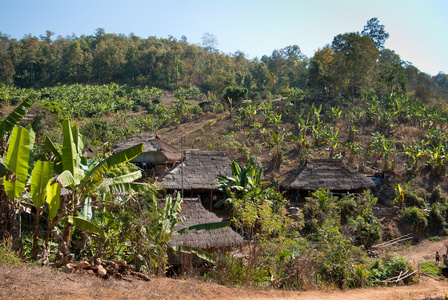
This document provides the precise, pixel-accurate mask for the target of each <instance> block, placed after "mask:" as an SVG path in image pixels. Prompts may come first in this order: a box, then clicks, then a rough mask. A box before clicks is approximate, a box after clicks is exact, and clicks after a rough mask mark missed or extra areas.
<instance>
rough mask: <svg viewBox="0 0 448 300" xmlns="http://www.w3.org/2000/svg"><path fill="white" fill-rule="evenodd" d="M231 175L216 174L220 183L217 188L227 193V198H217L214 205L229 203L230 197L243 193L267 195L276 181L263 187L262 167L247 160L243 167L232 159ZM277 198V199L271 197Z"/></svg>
mask: <svg viewBox="0 0 448 300" xmlns="http://www.w3.org/2000/svg"><path fill="white" fill-rule="evenodd" d="M231 167H232V176H224V175H218V176H217V177H216V179H217V180H218V183H219V184H220V186H219V189H220V190H221V191H222V192H223V193H224V194H225V195H227V197H228V198H225V199H224V198H223V199H221V200H219V201H218V202H217V203H216V204H215V207H218V206H221V205H223V204H224V203H227V204H231V203H232V197H236V198H240V199H241V198H243V197H244V196H245V195H247V194H250V193H253V194H254V195H262V196H263V195H267V194H268V193H269V192H270V191H271V190H272V188H273V187H275V186H276V185H277V184H278V182H274V183H272V184H270V185H268V186H265V187H263V168H257V166H256V165H255V164H254V163H253V162H252V160H250V161H249V163H248V164H247V166H246V167H245V168H244V167H242V166H241V165H240V164H239V163H238V162H236V161H232V164H231ZM272 200H278V199H272Z"/></svg>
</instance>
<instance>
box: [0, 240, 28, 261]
mask: <svg viewBox="0 0 448 300" xmlns="http://www.w3.org/2000/svg"><path fill="white" fill-rule="evenodd" d="M22 263H23V261H22V259H21V258H20V257H19V256H18V255H17V253H15V252H14V251H13V250H12V247H11V243H10V241H8V240H4V241H2V242H1V243H0V265H1V264H7V265H13V266H17V265H21V264H22Z"/></svg>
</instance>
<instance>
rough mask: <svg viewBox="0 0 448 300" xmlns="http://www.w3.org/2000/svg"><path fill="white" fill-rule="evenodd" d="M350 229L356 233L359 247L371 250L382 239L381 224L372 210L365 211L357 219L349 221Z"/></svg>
mask: <svg viewBox="0 0 448 300" xmlns="http://www.w3.org/2000/svg"><path fill="white" fill-rule="evenodd" d="M349 223H350V227H351V228H352V230H353V232H354V237H355V239H356V240H357V243H356V244H357V245H361V246H363V247H364V248H370V247H371V246H373V244H374V243H375V242H376V241H378V240H380V239H381V227H382V225H381V223H380V221H379V220H378V219H377V218H376V217H375V216H374V215H373V212H372V210H371V209H364V210H363V212H362V214H361V215H359V216H357V217H356V218H355V219H349Z"/></svg>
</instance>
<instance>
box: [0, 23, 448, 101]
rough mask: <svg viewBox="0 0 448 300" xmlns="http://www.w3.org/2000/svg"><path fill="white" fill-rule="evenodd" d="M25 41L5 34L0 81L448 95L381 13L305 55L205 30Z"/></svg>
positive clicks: (321, 96)
mask: <svg viewBox="0 0 448 300" xmlns="http://www.w3.org/2000/svg"><path fill="white" fill-rule="evenodd" d="M54 35H55V33H53V32H50V31H47V32H46V33H45V34H44V35H42V36H40V37H35V36H30V35H26V36H24V38H22V39H20V40H16V39H11V38H10V37H9V36H8V35H7V33H0V66H1V68H0V83H2V84H6V85H11V84H12V85H14V86H16V87H20V88H43V87H53V86H56V85H63V84H74V83H82V84H104V83H111V82H116V83H119V84H127V85H131V86H140V87H144V86H149V87H157V88H160V89H167V90H171V91H173V90H175V89H177V88H179V87H184V88H188V87H197V88H199V89H200V90H201V92H202V93H204V94H205V95H208V96H211V97H215V98H219V97H221V96H222V93H223V92H224V90H225V89H226V88H227V87H229V86H238V87H242V88H245V89H247V91H248V94H247V97H248V98H250V99H254V100H257V99H266V98H271V97H272V96H278V95H281V96H288V95H291V93H292V94H296V93H294V91H295V90H296V89H300V90H301V91H303V92H304V95H303V96H304V97H306V98H309V99H311V100H313V101H329V100H332V99H334V98H337V97H345V98H350V99H353V98H355V97H360V96H361V95H362V94H363V93H365V92H371V91H373V92H374V93H376V94H378V95H389V94H390V93H392V92H397V93H406V92H408V93H409V94H410V95H412V96H413V97H417V98H419V99H421V100H423V101H428V100H429V99H431V98H433V99H434V98H435V99H439V98H444V99H445V98H446V97H447V90H448V77H447V75H446V74H444V73H439V74H438V75H437V76H434V77H431V76H429V75H427V74H425V73H422V72H420V71H419V70H418V68H417V67H418V66H413V65H412V63H411V62H404V61H402V60H401V59H400V56H399V53H395V52H394V51H392V50H390V49H385V48H384V42H385V41H386V39H387V38H388V36H389V35H388V33H387V32H386V31H385V28H384V26H383V25H380V23H379V21H378V20H377V19H376V18H373V19H371V20H369V21H368V22H367V24H366V26H365V27H364V30H362V31H361V32H358V31H356V32H351V33H343V34H339V35H337V36H335V37H334V39H333V41H328V42H329V44H328V45H322V48H320V49H318V50H317V51H316V52H315V54H314V56H313V57H310V58H309V57H306V56H305V55H304V54H303V53H302V52H301V50H300V45H290V46H287V47H284V48H281V49H277V50H273V52H272V53H271V55H269V54H266V55H264V56H263V57H261V58H254V59H248V58H246V56H245V54H244V53H243V52H237V53H232V54H225V53H222V52H220V51H219V50H218V49H217V48H216V37H215V36H213V35H211V34H205V35H204V37H203V44H202V45H201V46H198V45H193V44H190V43H189V42H188V41H187V38H186V37H182V39H181V40H177V39H175V38H173V37H169V38H157V37H148V38H141V37H138V36H135V35H133V34H131V35H129V36H125V35H123V34H114V33H105V31H104V29H101V28H99V29H97V31H96V32H95V34H94V35H81V36H79V37H78V36H75V35H73V36H67V37H62V36H58V37H56V38H55V37H54Z"/></svg>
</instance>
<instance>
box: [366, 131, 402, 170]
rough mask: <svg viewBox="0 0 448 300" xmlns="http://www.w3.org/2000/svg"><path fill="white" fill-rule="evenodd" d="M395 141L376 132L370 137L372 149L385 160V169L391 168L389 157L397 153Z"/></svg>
mask: <svg viewBox="0 0 448 300" xmlns="http://www.w3.org/2000/svg"><path fill="white" fill-rule="evenodd" d="M394 142H395V139H387V138H386V137H385V136H384V135H383V134H381V133H379V132H378V131H377V132H374V133H373V134H372V136H371V137H370V147H371V148H372V150H373V151H374V152H375V153H377V155H378V156H380V157H383V158H384V168H385V169H387V168H388V167H389V155H390V154H391V153H393V152H395V151H396V148H395V144H394Z"/></svg>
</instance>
